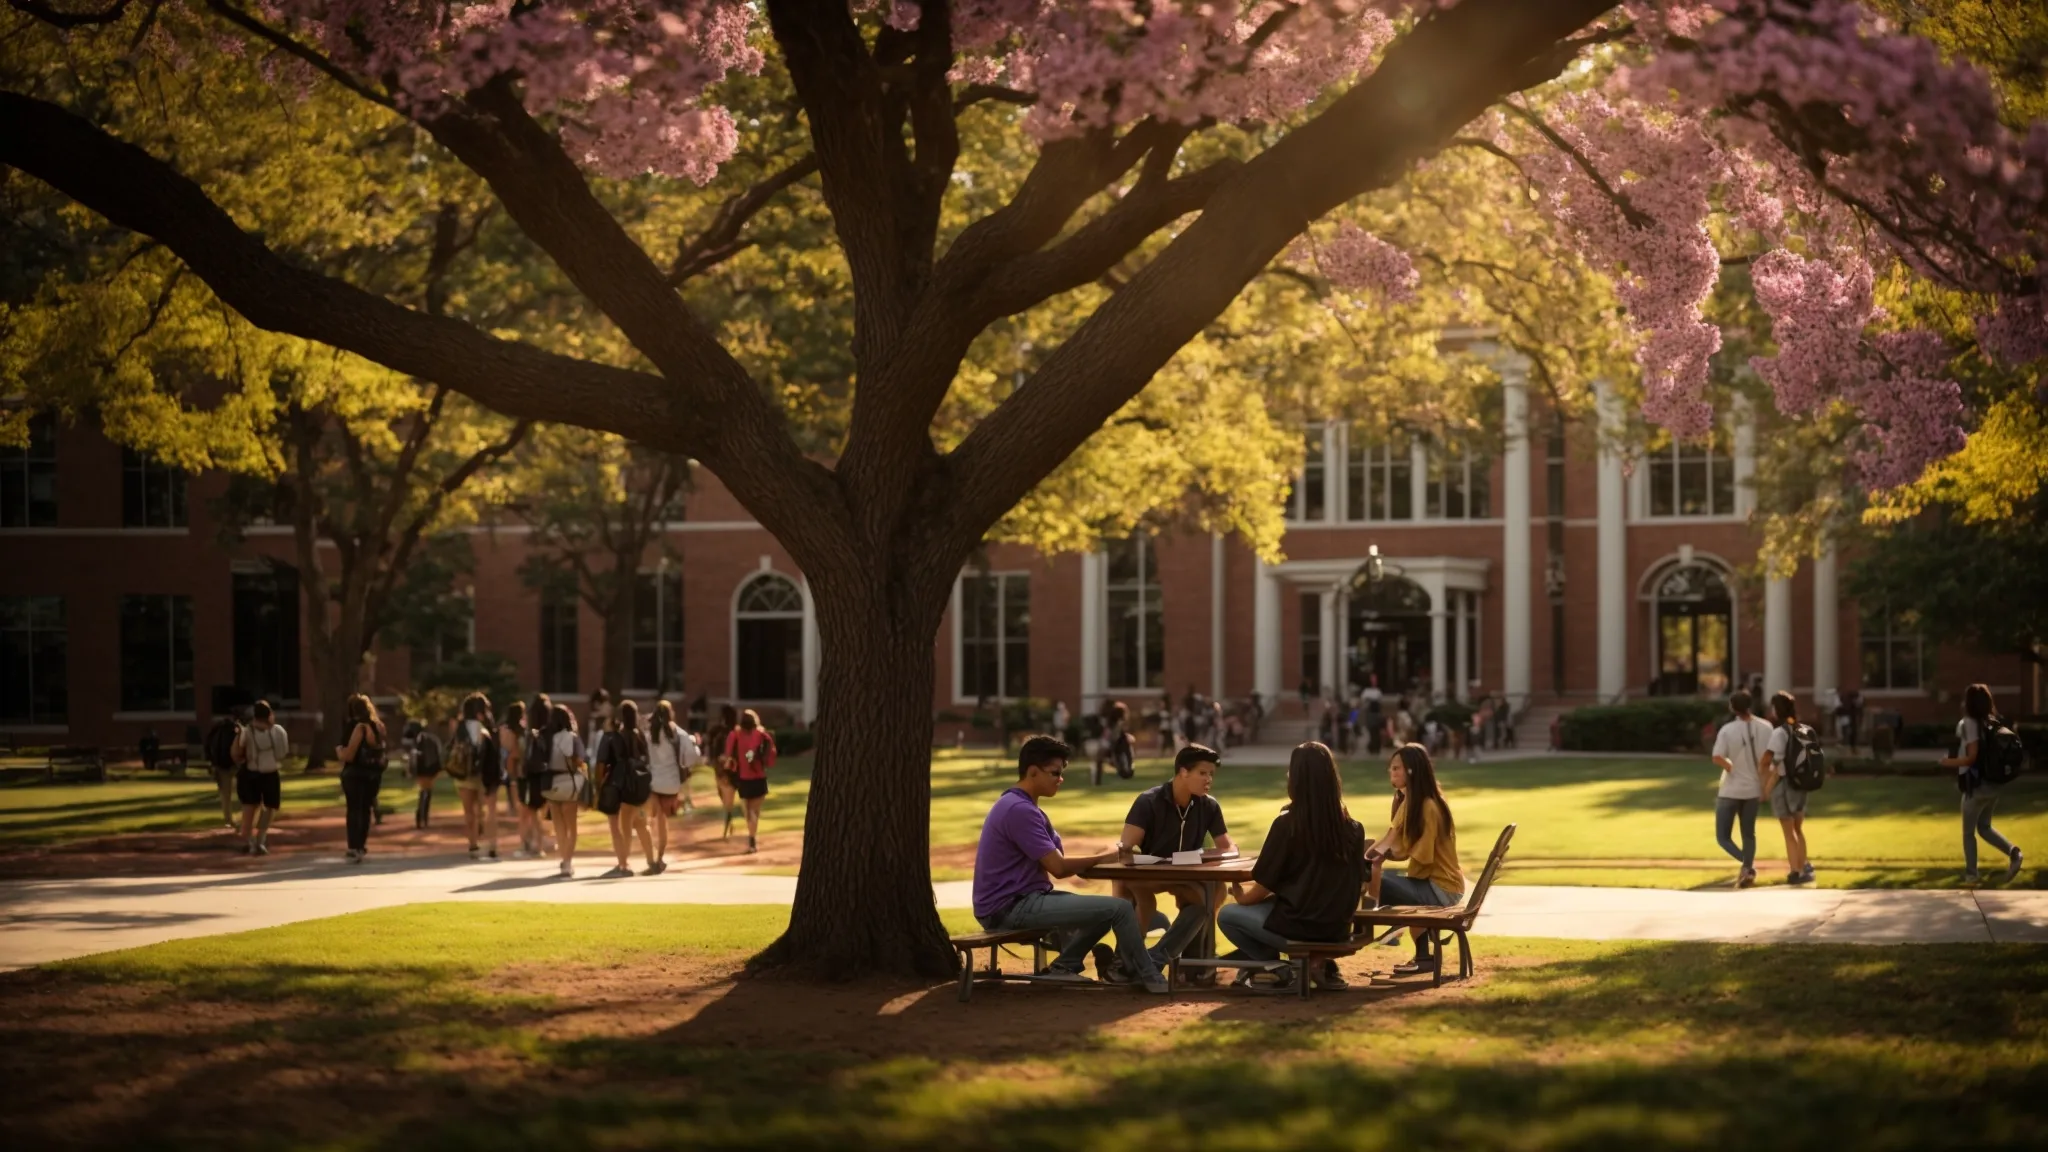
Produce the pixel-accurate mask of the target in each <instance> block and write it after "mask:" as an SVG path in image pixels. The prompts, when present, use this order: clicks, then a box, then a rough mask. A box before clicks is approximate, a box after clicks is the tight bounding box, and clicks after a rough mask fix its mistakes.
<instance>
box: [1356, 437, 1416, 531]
mask: <svg viewBox="0 0 2048 1152" xmlns="http://www.w3.org/2000/svg"><path fill="white" fill-rule="evenodd" d="M1344 473H1345V494H1346V497H1347V499H1346V502H1345V505H1344V514H1345V516H1346V517H1347V518H1349V519H1352V520H1360V521H1364V520H1413V519H1414V518H1415V489H1414V487H1413V484H1412V481H1413V478H1414V473H1415V457H1414V454H1413V453H1411V452H1410V451H1409V448H1408V442H1407V441H1406V440H1398V441H1394V442H1391V443H1387V444H1353V445H1352V446H1351V449H1350V451H1348V452H1346V453H1345V469H1344Z"/></svg>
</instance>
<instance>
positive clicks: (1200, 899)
mask: <svg viewBox="0 0 2048 1152" xmlns="http://www.w3.org/2000/svg"><path fill="white" fill-rule="evenodd" d="M1182 892H1186V893H1187V894H1188V895H1189V896H1190V897H1191V898H1190V899H1189V900H1187V901H1186V902H1185V903H1183V904H1182V905H1181V906H1180V911H1179V912H1177V913H1175V914H1174V917H1173V923H1172V924H1169V925H1167V928H1166V934H1165V935H1164V936H1161V937H1160V938H1159V945H1158V947H1155V948H1152V949H1149V952H1150V954H1151V956H1152V963H1153V965H1154V966H1155V967H1158V968H1161V969H1164V968H1165V967H1166V965H1167V963H1168V962H1169V961H1171V960H1173V959H1174V958H1176V957H1178V956H1179V955H1180V954H1181V953H1183V952H1186V951H1187V948H1188V945H1190V944H1192V943H1194V942H1195V937H1197V936H1199V935H1201V934H1202V926H1203V925H1204V924H1205V923H1207V922H1208V919H1209V903H1208V890H1207V889H1206V888H1201V887H1193V888H1185V889H1169V890H1162V891H1161V892H1159V893H1158V894H1159V895H1161V896H1164V895H1172V896H1173V897H1174V898H1175V899H1179V898H1180V894H1181V893H1182Z"/></svg>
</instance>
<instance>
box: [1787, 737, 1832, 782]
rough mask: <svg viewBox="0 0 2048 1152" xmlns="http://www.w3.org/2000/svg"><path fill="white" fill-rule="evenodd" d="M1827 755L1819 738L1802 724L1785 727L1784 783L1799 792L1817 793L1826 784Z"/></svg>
mask: <svg viewBox="0 0 2048 1152" xmlns="http://www.w3.org/2000/svg"><path fill="white" fill-rule="evenodd" d="M1827 779H1828V762H1827V754H1826V753H1824V752H1822V751H1821V747H1820V736H1819V735H1818V734H1817V733H1815V732H1814V730H1813V729H1812V728H1810V727H1808V726H1806V725H1804V724H1800V723H1796V722H1795V723H1791V724H1787V725H1785V783H1787V784H1790V785H1791V786H1792V787H1794V788H1796V789H1798V790H1799V791H1801V792H1818V791H1820V786H1821V785H1822V784H1825V783H1827Z"/></svg>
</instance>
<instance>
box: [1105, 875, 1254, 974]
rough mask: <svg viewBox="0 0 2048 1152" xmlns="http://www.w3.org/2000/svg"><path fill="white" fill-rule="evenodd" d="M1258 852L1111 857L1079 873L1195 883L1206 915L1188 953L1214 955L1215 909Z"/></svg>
mask: <svg viewBox="0 0 2048 1152" xmlns="http://www.w3.org/2000/svg"><path fill="white" fill-rule="evenodd" d="M1258 860H1259V858H1258V856H1256V855H1250V856H1236V857H1232V858H1230V859H1226V860H1204V861H1203V862H1201V863H1200V864H1125V863H1122V862H1120V861H1111V862H1109V863H1106V864H1096V865H1094V866H1092V867H1090V868H1087V869H1084V870H1083V871H1082V872H1081V875H1082V876H1083V877H1084V878H1086V879H1089V880H1109V881H1118V880H1121V881H1123V882H1124V883H1126V884H1198V885H1200V886H1202V888H1203V889H1204V895H1206V896H1207V898H1208V902H1209V919H1208V921H1207V922H1206V923H1204V924H1203V925H1202V934H1201V935H1200V936H1197V937H1196V938H1195V942H1194V944H1193V945H1192V946H1191V947H1189V949H1188V952H1189V954H1190V955H1192V956H1196V957H1201V958H1205V959H1214V958H1215V956H1216V913H1217V912H1219V911H1221V910H1222V908H1223V899H1224V896H1225V894H1226V890H1227V889H1228V888H1229V886H1230V885H1232V884H1243V883H1246V882H1248V881H1250V880H1251V878H1252V866H1253V865H1255V864H1257V863H1258Z"/></svg>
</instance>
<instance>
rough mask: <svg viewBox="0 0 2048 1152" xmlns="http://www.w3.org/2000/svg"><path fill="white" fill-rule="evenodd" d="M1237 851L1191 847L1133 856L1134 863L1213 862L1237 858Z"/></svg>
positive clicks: (1141, 853)
mask: <svg viewBox="0 0 2048 1152" xmlns="http://www.w3.org/2000/svg"><path fill="white" fill-rule="evenodd" d="M1235 859H1237V853H1236V852H1234V851H1232V852H1225V851H1222V850H1221V849H1217V848H1191V849H1189V850H1187V851H1186V852H1175V853H1174V854H1173V855H1171V856H1147V855H1145V854H1144V853H1143V852H1140V853H1138V854H1137V855H1136V856H1133V857H1131V863H1133V864H1213V863H1215V862H1216V861H1218V860H1235Z"/></svg>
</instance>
